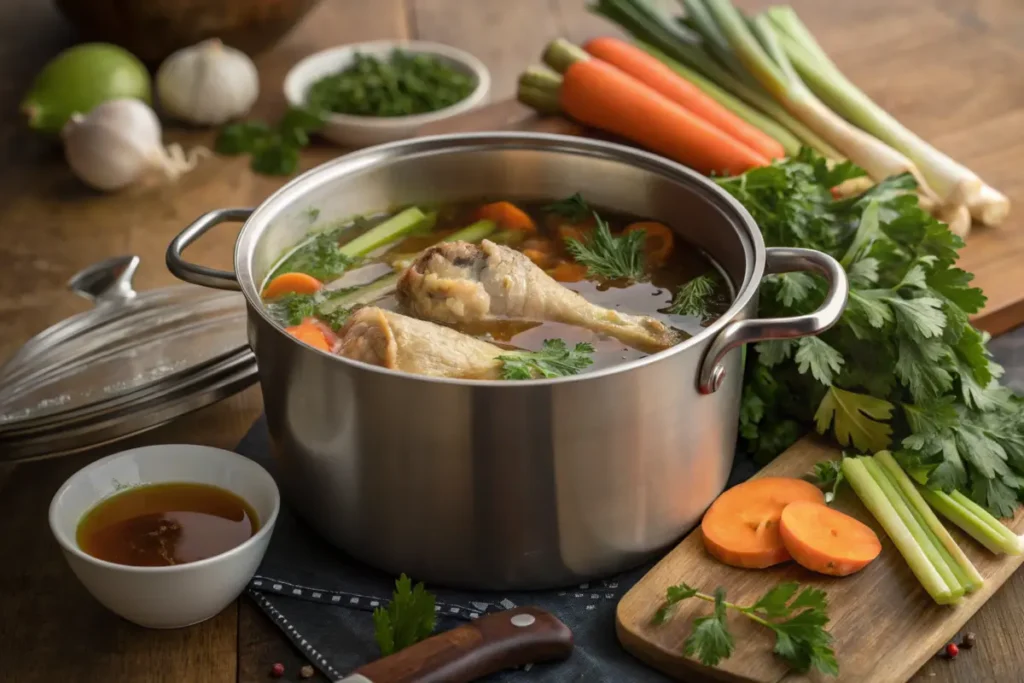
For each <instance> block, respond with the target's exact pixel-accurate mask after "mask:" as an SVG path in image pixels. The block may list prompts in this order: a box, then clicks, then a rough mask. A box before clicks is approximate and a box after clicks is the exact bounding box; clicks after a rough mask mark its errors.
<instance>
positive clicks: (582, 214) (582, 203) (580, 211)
mask: <svg viewBox="0 0 1024 683" xmlns="http://www.w3.org/2000/svg"><path fill="white" fill-rule="evenodd" d="M542 211H544V212H545V213H553V214H556V215H559V216H561V217H562V218H566V219H568V220H570V221H572V222H573V223H578V222H580V221H582V220H584V219H586V218H588V217H589V216H590V215H591V214H592V213H593V209H591V208H590V205H589V204H587V200H585V199H584V198H583V195H581V194H580V193H579V192H577V193H576V194H574V195H573V196H571V197H566V198H565V199H561V200H559V201H557V202H552V203H551V204H548V205H547V206H545V207H543V209H542Z"/></svg>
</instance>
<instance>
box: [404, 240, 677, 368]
mask: <svg viewBox="0 0 1024 683" xmlns="http://www.w3.org/2000/svg"><path fill="white" fill-rule="evenodd" d="M398 300H399V302H400V303H401V305H402V306H403V307H404V308H405V309H406V310H408V311H409V312H410V313H412V314H413V315H415V316H417V317H420V318H424V319H427V320H434V321H436V322H440V323H447V324H458V323H468V322H477V321H486V320H494V319H501V318H512V319H525V320H537V321H544V320H549V321H554V322H561V323H567V324H570V325H577V326H579V327H585V328H587V329H589V330H593V331H594V332H600V333H603V334H607V335H609V336H612V337H615V338H616V339H619V340H620V341H622V342H624V343H626V344H629V345H630V346H634V347H636V348H638V349H641V350H644V351H649V352H655V351H660V350H662V349H665V348H668V347H669V346H672V345H673V344H675V343H677V342H678V341H680V336H679V334H678V333H677V332H675V331H674V330H672V329H670V328H669V327H667V326H666V325H665V324H664V323H662V322H661V321H659V320H655V319H654V318H649V317H647V316H639V315H628V314H625V313H619V312H618V311H613V310H611V309H607V308H603V307H601V306H597V305H596V304H592V303H590V302H589V301H587V300H586V299H584V298H583V297H582V296H580V295H579V294H577V293H576V292H574V291H572V290H570V289H567V288H566V287H563V286H562V285H561V284H559V283H558V282H556V281H555V280H553V279H552V278H551V277H550V276H549V275H548V274H547V273H545V272H544V271H543V270H541V269H540V268H539V267H537V266H536V265H535V264H534V263H533V262H532V261H531V260H530V259H529V258H527V257H526V256H524V255H523V254H521V253H519V252H518V251H516V250H514V249H510V248H508V247H505V246H501V245H498V244H495V243H493V242H490V241H488V240H484V241H483V243H481V244H479V245H477V244H471V243H469V242H446V243H443V244H439V245H436V246H434V247H431V248H430V249H427V250H426V251H425V252H423V254H421V255H420V257H419V258H417V259H416V261H414V262H413V264H412V265H411V266H409V268H407V269H406V271H405V273H404V274H403V275H402V277H401V279H400V280H399V282H398Z"/></svg>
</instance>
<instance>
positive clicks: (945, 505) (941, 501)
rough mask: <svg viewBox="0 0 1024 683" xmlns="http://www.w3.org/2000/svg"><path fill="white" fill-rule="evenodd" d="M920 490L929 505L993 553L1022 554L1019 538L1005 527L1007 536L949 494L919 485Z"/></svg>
mask: <svg viewBox="0 0 1024 683" xmlns="http://www.w3.org/2000/svg"><path fill="white" fill-rule="evenodd" d="M918 490H919V491H920V492H921V496H922V497H924V499H925V500H926V501H928V504H929V505H931V506H932V507H933V508H935V509H936V510H937V511H938V512H939V514H940V515H942V516H943V517H945V518H946V519H948V520H949V521H951V522H952V523H953V524H956V525H957V526H958V527H960V528H961V529H962V530H963V531H964V532H965V533H966V534H968V535H969V536H970V537H971V538H973V539H974V540H976V541H977V542H978V543H980V544H982V545H983V546H985V547H986V548H988V549H989V550H991V551H992V552H994V553H996V554H1002V553H1005V554H1008V555H1019V554H1020V552H1021V547H1020V543H1019V542H1018V540H1017V536H1016V535H1015V534H1014V533H1013V532H1012V531H1010V530H1009V529H1006V527H1003V528H1004V529H1006V531H1007V532H1008V534H1006V535H1004V534H1002V533H1000V532H999V531H997V530H996V529H993V528H992V527H991V526H989V525H988V524H987V523H985V522H984V521H982V520H981V519H979V518H978V517H977V515H975V514H974V513H973V512H971V511H970V510H968V509H967V508H965V507H964V506H962V505H960V504H959V503H958V502H956V501H955V500H953V498H952V497H950V495H949V494H948V493H945V492H943V491H932V490H931V489H929V488H926V487H925V486H922V485H920V484H918ZM1000 526H1002V524H1000Z"/></svg>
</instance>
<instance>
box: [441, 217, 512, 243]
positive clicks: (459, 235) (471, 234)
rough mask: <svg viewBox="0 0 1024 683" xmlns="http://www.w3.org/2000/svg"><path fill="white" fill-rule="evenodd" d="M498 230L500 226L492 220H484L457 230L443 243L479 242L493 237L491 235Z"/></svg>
mask: <svg viewBox="0 0 1024 683" xmlns="http://www.w3.org/2000/svg"><path fill="white" fill-rule="evenodd" d="M497 229H498V224H497V223H495V222H494V221H492V220H488V219H486V218H485V219H483V220H480V221H477V222H476V223H471V224H470V225H467V226H466V227H464V228H462V229H461V230H456V231H455V232H453V233H452V234H450V235H448V236H447V237H445V238H444V239H443V240H441V241H442V242H479V241H481V240H483V239H485V238H487V237H490V236H491V233H492V232H494V231H495V230H497Z"/></svg>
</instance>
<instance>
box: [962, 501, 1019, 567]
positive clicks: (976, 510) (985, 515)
mask: <svg viewBox="0 0 1024 683" xmlns="http://www.w3.org/2000/svg"><path fill="white" fill-rule="evenodd" d="M949 496H950V498H952V499H953V500H954V501H955V502H956V503H958V504H959V505H960V506H961V507H963V508H964V509H966V510H968V511H969V512H971V513H972V514H973V515H974V516H975V517H977V518H978V519H980V520H981V521H982V522H983V523H984V524H986V525H988V527H989V528H990V529H992V531H994V532H995V533H997V534H1000V535H1001V536H1004V537H1006V538H1008V539H1010V538H1012V539H1013V540H1014V541H1016V544H1017V547H1016V552H1010V551H1009V550H1007V551H1006V552H1007V553H1008V554H1010V555H1020V554H1021V548H1020V540H1019V539H1018V538H1017V535H1016V534H1014V533H1013V532H1012V531H1010V530H1009V529H1007V528H1006V525H1004V524H1003V523H1002V522H1000V521H999V520H998V519H996V518H995V517H994V516H993V515H992V513H990V512H989V511H988V510H986V509H985V508H983V507H981V506H980V505H978V504H977V503H975V502H974V501H973V500H971V499H970V498H968V497H967V496H965V495H964V494H962V493H960V492H959V491H953V493H951V494H949Z"/></svg>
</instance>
